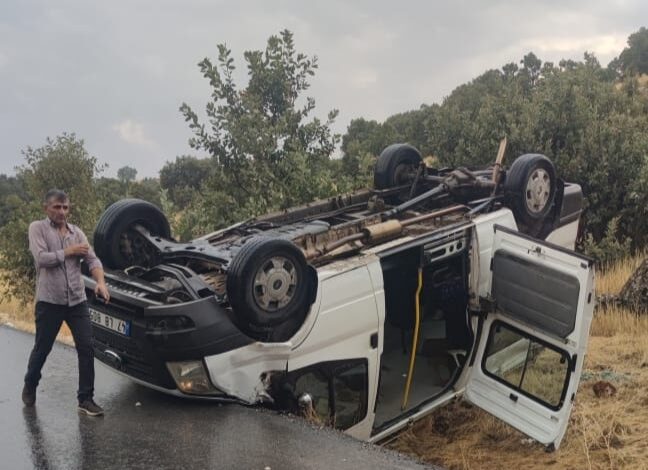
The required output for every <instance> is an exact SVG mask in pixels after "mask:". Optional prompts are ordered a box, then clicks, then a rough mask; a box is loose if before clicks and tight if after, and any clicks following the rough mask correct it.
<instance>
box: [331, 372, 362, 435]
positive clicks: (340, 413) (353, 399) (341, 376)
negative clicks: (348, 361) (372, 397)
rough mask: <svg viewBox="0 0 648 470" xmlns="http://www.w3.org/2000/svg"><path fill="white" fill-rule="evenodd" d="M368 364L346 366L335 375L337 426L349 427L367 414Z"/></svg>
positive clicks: (337, 427) (338, 427) (339, 427)
mask: <svg viewBox="0 0 648 470" xmlns="http://www.w3.org/2000/svg"><path fill="white" fill-rule="evenodd" d="M367 389H368V385H367V364H366V362H363V363H362V364H358V365H355V366H352V367H351V368H345V369H342V370H340V371H338V373H336V374H335V375H334V377H333V390H334V398H335V428H336V429H348V428H350V427H351V426H353V425H354V424H356V423H359V422H360V421H362V420H363V419H364V417H365V416H366V415H367Z"/></svg>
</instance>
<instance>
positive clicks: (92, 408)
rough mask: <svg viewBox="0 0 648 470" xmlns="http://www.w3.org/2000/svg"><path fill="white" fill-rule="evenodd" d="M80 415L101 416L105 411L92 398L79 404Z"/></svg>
mask: <svg viewBox="0 0 648 470" xmlns="http://www.w3.org/2000/svg"><path fill="white" fill-rule="evenodd" d="M79 413H85V414H87V415H88V416H101V415H103V414H104V410H103V408H102V407H100V406H99V405H97V404H96V403H95V402H94V400H93V399H92V398H89V399H88V400H84V401H82V402H81V403H79Z"/></svg>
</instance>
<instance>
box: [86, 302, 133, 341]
mask: <svg viewBox="0 0 648 470" xmlns="http://www.w3.org/2000/svg"><path fill="white" fill-rule="evenodd" d="M89 310H90V320H91V321H92V323H94V324H95V325H99V326H102V327H104V328H107V329H109V330H112V331H116V332H117V333H119V334H122V335H124V336H130V327H131V323H130V321H128V320H120V319H119V318H115V317H113V316H111V315H107V314H105V313H103V312H100V311H99V310H95V309H93V308H91V309H89Z"/></svg>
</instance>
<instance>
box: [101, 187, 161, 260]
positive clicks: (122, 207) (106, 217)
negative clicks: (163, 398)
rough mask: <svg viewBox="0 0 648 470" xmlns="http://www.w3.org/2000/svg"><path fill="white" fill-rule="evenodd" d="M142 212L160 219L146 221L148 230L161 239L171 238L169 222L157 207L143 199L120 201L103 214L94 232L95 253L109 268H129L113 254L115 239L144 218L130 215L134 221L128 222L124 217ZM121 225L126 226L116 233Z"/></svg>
mask: <svg viewBox="0 0 648 470" xmlns="http://www.w3.org/2000/svg"><path fill="white" fill-rule="evenodd" d="M142 211H147V212H149V214H146V215H149V216H150V215H153V216H154V217H157V218H158V220H156V221H150V220H149V221H147V220H146V219H144V221H143V222H144V223H143V225H144V226H145V227H146V228H148V229H149V230H150V231H151V233H152V234H153V235H156V236H159V237H161V238H168V239H170V238H171V227H170V226H169V221H168V220H167V218H166V216H165V215H164V213H163V212H162V211H161V210H160V209H159V208H158V207H157V206H156V205H154V204H151V203H150V202H148V201H144V200H141V199H134V198H130V199H120V200H119V201H117V202H115V203H113V204H111V205H110V206H109V207H108V208H107V209H106V210H105V211H104V213H103V214H101V217H100V218H99V222H97V226H96V228H95V231H94V238H93V244H94V249H95V252H96V253H97V256H98V257H99V259H101V261H102V263H103V264H104V265H106V266H107V267H109V268H115V269H123V268H126V267H127V266H123V265H122V264H123V263H120V262H117V261H115V259H114V258H119V256H115V253H113V250H114V248H113V241H114V237H115V236H119V235H120V234H121V232H123V230H125V229H127V228H128V226H130V225H132V224H133V223H135V222H138V221H141V220H142V217H140V216H135V214H130V216H131V217H130V218H132V219H133V220H132V221H130V222H128V219H124V217H127V216H128V215H129V214H128V213H127V212H142ZM125 220H126V221H125ZM146 222H148V223H146ZM119 225H125V226H124V227H123V229H122V230H119V233H115V232H116V231H117V230H116V229H117V228H119Z"/></svg>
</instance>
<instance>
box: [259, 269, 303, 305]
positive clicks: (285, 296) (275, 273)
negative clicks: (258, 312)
mask: <svg viewBox="0 0 648 470" xmlns="http://www.w3.org/2000/svg"><path fill="white" fill-rule="evenodd" d="M298 281H299V278H298V275H297V268H296V266H295V263H293V261H292V260H290V259H289V258H287V257H285V256H273V257H272V258H269V259H268V260H266V261H264V263H263V264H262V265H261V267H260V268H259V269H258V270H257V272H256V273H255V275H254V286H253V292H254V300H255V301H256V303H257V305H258V306H259V307H261V308H262V309H263V310H265V311H268V312H275V311H277V310H279V309H281V308H283V307H285V306H286V305H288V304H289V303H290V302H291V301H292V299H293V298H294V296H295V292H296V289H297V283H298Z"/></svg>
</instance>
